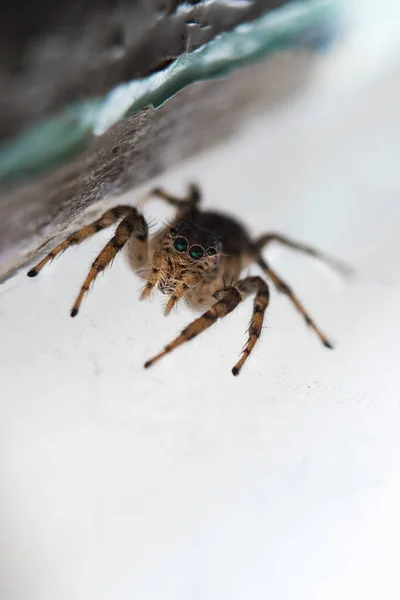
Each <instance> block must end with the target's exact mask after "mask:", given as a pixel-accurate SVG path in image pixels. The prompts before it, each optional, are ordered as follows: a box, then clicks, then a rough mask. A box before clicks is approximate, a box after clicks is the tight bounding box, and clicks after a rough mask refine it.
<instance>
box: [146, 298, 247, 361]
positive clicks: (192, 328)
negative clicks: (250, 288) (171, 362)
mask: <svg viewBox="0 0 400 600" xmlns="http://www.w3.org/2000/svg"><path fill="white" fill-rule="evenodd" d="M219 297H220V299H219V300H218V301H217V302H215V304H213V305H212V307H211V308H210V309H209V310H208V311H207V312H205V313H204V314H203V315H202V316H201V317H199V318H198V319H196V320H195V321H193V322H192V323H190V325H188V326H187V327H186V328H185V329H184V330H183V331H182V333H181V334H180V335H178V337H177V338H176V339H175V340H174V341H173V342H171V343H170V344H168V345H167V346H165V348H164V350H162V351H161V352H160V353H159V354H157V355H156V356H154V357H153V358H152V359H150V360H148V361H147V362H146V363H145V365H144V367H145V369H147V368H148V367H151V365H153V364H154V363H155V362H156V361H158V360H160V358H162V357H163V356H165V355H166V354H168V353H169V352H172V350H175V348H178V346H181V345H182V344H184V343H185V342H188V341H189V340H191V339H193V338H194V337H196V335H199V333H201V332H202V331H204V330H205V329H208V327H211V325H213V324H214V323H215V322H216V321H217V320H218V319H222V318H223V317H226V315H228V314H229V313H230V312H232V311H233V310H234V309H235V308H236V307H237V306H238V304H239V303H240V302H241V301H242V297H241V295H240V293H239V292H238V290H237V289H236V288H234V287H228V288H224V289H223V290H221V291H220V292H219Z"/></svg>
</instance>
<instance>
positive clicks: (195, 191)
mask: <svg viewBox="0 0 400 600" xmlns="http://www.w3.org/2000/svg"><path fill="white" fill-rule="evenodd" d="M151 196H156V197H157V198H161V199H162V200H165V201H166V202H168V204H171V206H174V207H175V208H177V209H178V210H179V211H186V210H189V209H190V208H194V207H195V206H197V204H198V203H199V202H200V200H201V192H200V189H199V188H198V187H197V185H195V184H194V183H191V184H190V185H189V187H188V191H187V195H186V196H185V197H184V198H178V197H177V196H173V195H172V194H169V193H168V192H166V191H165V190H164V189H162V188H154V189H153V190H151V191H150V192H149V197H151Z"/></svg>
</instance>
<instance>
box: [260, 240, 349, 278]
mask: <svg viewBox="0 0 400 600" xmlns="http://www.w3.org/2000/svg"><path fill="white" fill-rule="evenodd" d="M271 242H278V243H279V244H282V246H286V247H287V248H291V249H292V250H296V251H298V252H302V253H303V254H307V255H308V256H313V257H314V258H317V259H318V260H320V261H322V262H324V263H326V264H327V265H329V266H330V267H331V269H334V270H335V271H337V272H338V273H340V274H341V275H344V276H349V275H351V274H352V273H354V270H353V269H352V268H351V267H350V266H349V265H347V264H345V263H344V262H342V261H340V260H338V259H336V258H333V257H331V256H328V255H326V254H324V253H323V252H321V251H320V250H316V249H315V248H312V247H311V246H306V245H305V244H301V243H299V242H296V241H295V240H292V239H290V238H288V237H286V236H284V235H281V234H279V233H266V234H265V235H262V236H261V237H259V238H258V239H257V240H256V241H255V242H254V244H255V247H256V250H257V252H260V251H261V250H262V249H263V248H265V247H266V246H268V245H269V244H270V243H271Z"/></svg>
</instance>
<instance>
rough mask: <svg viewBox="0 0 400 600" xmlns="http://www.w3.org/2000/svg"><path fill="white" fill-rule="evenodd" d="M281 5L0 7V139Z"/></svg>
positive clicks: (260, 1) (158, 1)
mask: <svg viewBox="0 0 400 600" xmlns="http://www.w3.org/2000/svg"><path fill="white" fill-rule="evenodd" d="M287 2H288V0H248V1H247V2H246V1H243V0H214V2H212V3H210V2H205V3H204V2H202V1H201V0H195V1H193V0H192V1H191V2H182V1H177V0H97V2H89V1H84V0H59V1H58V2H54V1H53V2H49V1H47V2H46V1H42V2H38V0H32V1H28V0H14V1H13V2H12V3H10V2H4V3H2V4H1V7H0V50H1V51H0V140H1V139H3V140H4V139H6V138H8V137H10V136H12V135H15V134H16V133H18V132H19V131H20V130H21V129H22V128H23V127H26V126H28V125H30V124H32V123H34V122H35V121H36V120H37V119H38V118H41V117H44V116H48V115H50V114H52V113H54V112H55V111H57V110H60V109H62V108H63V107H65V106H67V105H69V104H71V103H72V102H74V101H79V100H82V99H83V98H89V97H94V96H99V95H100V96H101V95H103V94H104V93H106V92H107V91H108V90H109V89H110V88H112V87H113V86H115V85H116V84H118V83H121V82H123V81H129V80H131V79H135V78H139V77H143V76H146V75H148V74H149V73H151V72H153V71H157V70H160V69H161V68H163V67H165V66H166V65H167V64H168V63H169V62H171V61H172V60H174V59H175V58H176V57H177V56H179V55H181V54H182V53H183V52H190V51H192V50H194V49H195V48H197V47H198V46H200V45H201V44H204V43H205V42H207V41H209V40H210V39H212V38H213V37H214V36H215V35H216V34H217V33H220V32H222V31H226V30H229V29H231V28H232V27H234V26H235V25H237V24H238V23H241V22H244V21H248V20H251V19H254V18H256V17H258V16H260V15H261V14H263V13H265V12H267V11H268V10H271V9H273V8H276V7H278V6H281V5H283V4H286V3H287Z"/></svg>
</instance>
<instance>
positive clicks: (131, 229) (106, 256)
mask: <svg viewBox="0 0 400 600" xmlns="http://www.w3.org/2000/svg"><path fill="white" fill-rule="evenodd" d="M127 208H129V213H130V214H128V216H126V217H125V218H124V219H123V220H122V221H121V223H120V224H119V225H118V227H117V229H116V230H115V234H114V236H113V237H112V238H111V240H110V241H109V242H108V243H107V244H106V245H105V246H104V248H103V250H102V251H101V252H100V254H99V255H98V256H97V258H96V260H95V261H94V262H93V264H92V266H91V268H90V270H89V273H88V275H87V277H86V279H85V282H84V284H83V286H82V287H81V290H80V292H79V294H78V296H77V298H76V300H75V303H74V306H73V307H72V310H71V317H75V316H76V315H77V314H78V311H79V307H80V305H81V303H82V300H83V298H84V296H85V295H86V294H87V292H88V291H89V287H90V284H91V283H93V281H94V280H95V279H96V277H97V275H98V274H99V273H100V272H101V271H104V269H105V268H106V267H107V266H108V265H109V264H110V263H111V261H112V260H113V259H114V258H115V256H116V255H117V254H118V252H119V251H120V250H122V248H123V247H124V246H125V244H126V242H127V241H128V240H129V239H130V238H131V237H132V236H133V237H135V238H136V240H137V241H138V242H142V243H143V244H144V245H145V246H147V236H148V230H147V223H146V221H145V220H144V217H143V216H142V215H141V214H140V213H138V211H137V210H136V208H134V207H132V206H130V207H127ZM144 250H145V249H144Z"/></svg>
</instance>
